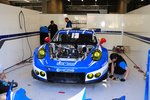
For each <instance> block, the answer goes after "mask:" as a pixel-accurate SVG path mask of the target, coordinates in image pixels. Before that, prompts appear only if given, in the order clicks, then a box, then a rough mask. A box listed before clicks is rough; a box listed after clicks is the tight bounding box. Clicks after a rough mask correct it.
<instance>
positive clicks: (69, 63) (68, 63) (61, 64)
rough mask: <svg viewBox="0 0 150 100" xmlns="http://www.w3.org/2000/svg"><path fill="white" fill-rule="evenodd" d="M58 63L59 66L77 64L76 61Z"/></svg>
mask: <svg viewBox="0 0 150 100" xmlns="http://www.w3.org/2000/svg"><path fill="white" fill-rule="evenodd" d="M57 65H59V66H75V65H76V62H61V61H59V62H57Z"/></svg>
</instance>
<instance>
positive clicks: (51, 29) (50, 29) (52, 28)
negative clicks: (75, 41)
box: [48, 20, 58, 39]
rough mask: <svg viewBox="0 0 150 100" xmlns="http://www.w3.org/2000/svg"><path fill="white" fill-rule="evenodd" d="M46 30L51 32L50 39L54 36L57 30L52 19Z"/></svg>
mask: <svg viewBox="0 0 150 100" xmlns="http://www.w3.org/2000/svg"><path fill="white" fill-rule="evenodd" d="M48 30H49V31H50V34H51V39H52V38H53V37H54V35H55V33H56V32H57V31H58V27H57V25H56V24H55V23H54V21H53V20H51V21H50V25H49V26H48Z"/></svg>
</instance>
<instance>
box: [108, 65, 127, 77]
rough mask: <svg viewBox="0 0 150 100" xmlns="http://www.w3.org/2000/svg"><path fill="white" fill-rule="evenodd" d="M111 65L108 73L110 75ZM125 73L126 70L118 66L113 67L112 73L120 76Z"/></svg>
mask: <svg viewBox="0 0 150 100" xmlns="http://www.w3.org/2000/svg"><path fill="white" fill-rule="evenodd" d="M111 65H112V63H109V67H108V71H109V73H111ZM125 72H126V70H124V69H122V68H121V67H120V66H114V73H115V74H119V75H122V74H124V73H125Z"/></svg>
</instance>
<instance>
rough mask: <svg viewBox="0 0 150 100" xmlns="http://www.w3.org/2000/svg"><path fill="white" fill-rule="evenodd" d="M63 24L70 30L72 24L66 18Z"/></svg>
mask: <svg viewBox="0 0 150 100" xmlns="http://www.w3.org/2000/svg"><path fill="white" fill-rule="evenodd" d="M65 22H66V23H67V24H66V28H72V22H71V21H70V20H69V18H68V17H66V18H65Z"/></svg>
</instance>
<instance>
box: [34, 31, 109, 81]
mask: <svg viewBox="0 0 150 100" xmlns="http://www.w3.org/2000/svg"><path fill="white" fill-rule="evenodd" d="M103 40H104V39H102V41H100V42H101V43H102V42H104V41H103ZM107 71H108V51H107V49H106V48H104V47H103V46H101V44H99V42H98V40H97V38H96V36H95V32H94V31H92V30H60V31H58V32H57V34H56V35H55V36H54V38H53V39H52V40H51V42H50V43H46V44H44V45H41V46H39V47H38V48H36V49H35V51H34V55H33V70H32V76H33V78H35V79H38V80H42V81H49V82H64V83H91V82H98V81H102V80H104V79H106V78H107Z"/></svg>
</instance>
